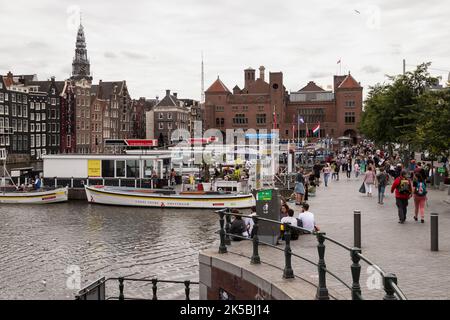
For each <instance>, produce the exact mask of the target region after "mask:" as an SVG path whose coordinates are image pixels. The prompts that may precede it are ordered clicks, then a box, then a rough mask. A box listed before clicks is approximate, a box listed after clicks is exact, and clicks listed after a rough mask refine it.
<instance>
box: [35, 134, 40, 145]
mask: <svg viewBox="0 0 450 320" xmlns="http://www.w3.org/2000/svg"><path fill="white" fill-rule="evenodd" d="M35 146H36V148H40V147H41V135H40V134H37V135H36V143H35Z"/></svg>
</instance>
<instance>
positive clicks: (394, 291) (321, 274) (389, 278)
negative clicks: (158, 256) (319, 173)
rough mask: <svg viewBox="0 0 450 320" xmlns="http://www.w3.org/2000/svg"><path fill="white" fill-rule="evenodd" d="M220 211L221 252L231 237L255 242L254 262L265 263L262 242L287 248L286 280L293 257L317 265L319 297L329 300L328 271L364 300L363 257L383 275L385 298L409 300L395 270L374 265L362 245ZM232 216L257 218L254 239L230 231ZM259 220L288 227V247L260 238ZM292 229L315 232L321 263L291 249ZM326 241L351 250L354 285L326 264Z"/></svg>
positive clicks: (354, 298) (284, 274)
mask: <svg viewBox="0 0 450 320" xmlns="http://www.w3.org/2000/svg"><path fill="white" fill-rule="evenodd" d="M216 213H218V214H219V216H220V220H219V222H220V230H219V234H220V245H219V253H221V254H223V253H227V252H228V250H227V245H230V244H231V240H230V236H232V237H234V238H237V239H242V240H248V241H252V242H253V252H252V256H251V258H250V263H252V264H260V263H261V257H260V256H259V251H258V247H259V244H264V245H266V246H269V247H271V248H274V249H276V250H280V251H284V255H285V266H284V269H283V278H284V279H290V278H294V271H293V269H292V264H291V260H292V256H294V257H296V258H299V259H302V260H304V261H306V262H308V263H310V264H312V265H314V266H316V267H317V269H318V279H319V280H318V284H317V293H316V299H318V300H329V299H330V295H329V293H328V289H327V285H326V274H327V273H328V274H329V275H330V276H332V277H333V278H335V279H336V280H337V281H339V282H340V283H341V284H343V285H344V286H345V287H346V288H348V289H349V290H350V291H351V297H352V299H353V300H362V299H363V297H362V294H361V285H360V282H359V280H360V275H361V265H360V260H363V261H364V262H366V263H367V264H368V265H370V266H372V267H373V268H374V269H375V270H376V271H377V272H378V273H379V274H380V275H381V277H382V280H383V281H382V283H383V289H384V291H385V295H384V297H383V299H384V300H407V298H406V296H405V295H404V294H403V292H402V291H401V289H400V288H399V287H398V285H397V276H396V275H395V274H392V273H387V272H385V271H384V270H383V269H381V268H380V267H379V266H377V265H376V264H374V263H373V262H372V261H370V260H369V259H368V258H366V257H365V256H364V255H363V254H362V250H361V248H357V247H352V248H351V247H349V246H346V245H345V244H343V243H341V242H339V241H337V240H335V239H333V238H331V237H328V236H327V235H326V233H325V232H320V231H318V232H316V231H309V230H307V229H304V228H301V227H296V226H291V225H290V224H289V223H281V222H280V221H275V220H270V219H265V218H261V217H259V216H257V215H254V216H249V215H243V214H238V213H231V212H230V209H222V210H218V211H216ZM231 216H241V217H243V218H244V217H245V218H251V219H253V223H254V225H253V231H252V235H253V237H252V238H247V237H244V236H240V235H236V234H231V233H230V225H231ZM259 221H265V222H268V223H272V224H276V225H283V226H284V230H285V232H284V238H285V247H284V249H282V248H280V247H277V246H274V245H272V244H270V243H266V242H263V241H260V240H259V238H258V228H259V226H258V223H259ZM291 229H295V230H297V231H299V232H300V233H306V234H312V235H315V236H316V238H317V242H318V245H317V251H318V256H319V259H318V262H317V263H315V262H313V261H311V260H310V259H307V258H305V257H302V256H301V255H298V254H295V253H293V252H292V249H291V244H290V242H291ZM325 240H328V241H330V242H331V243H333V244H335V245H337V246H339V247H341V248H343V249H345V250H346V251H348V252H349V253H350V258H351V261H352V264H351V265H350V271H351V275H352V284H351V285H349V284H347V283H345V281H344V280H342V279H341V278H340V277H338V276H337V275H336V274H334V273H333V272H331V271H330V270H328V269H327V267H326V263H325Z"/></svg>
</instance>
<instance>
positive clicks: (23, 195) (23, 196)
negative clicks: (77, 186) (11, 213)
mask: <svg viewBox="0 0 450 320" xmlns="http://www.w3.org/2000/svg"><path fill="white" fill-rule="evenodd" d="M67 200H68V188H67V187H64V188H58V189H54V190H35V191H34V190H33V191H14V190H11V191H6V190H5V191H0V203H16V204H47V203H55V202H64V201H67Z"/></svg>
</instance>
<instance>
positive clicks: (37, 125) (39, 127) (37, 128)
mask: <svg viewBox="0 0 450 320" xmlns="http://www.w3.org/2000/svg"><path fill="white" fill-rule="evenodd" d="M36 132H41V124H40V123H36Z"/></svg>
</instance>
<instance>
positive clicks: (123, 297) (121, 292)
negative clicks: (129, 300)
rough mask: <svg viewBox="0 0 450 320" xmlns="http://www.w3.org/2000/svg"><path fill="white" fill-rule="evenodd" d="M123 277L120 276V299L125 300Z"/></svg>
mask: <svg viewBox="0 0 450 320" xmlns="http://www.w3.org/2000/svg"><path fill="white" fill-rule="evenodd" d="M123 280H124V279H123V277H119V300H125V296H124V295H123Z"/></svg>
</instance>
